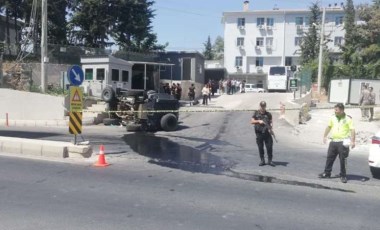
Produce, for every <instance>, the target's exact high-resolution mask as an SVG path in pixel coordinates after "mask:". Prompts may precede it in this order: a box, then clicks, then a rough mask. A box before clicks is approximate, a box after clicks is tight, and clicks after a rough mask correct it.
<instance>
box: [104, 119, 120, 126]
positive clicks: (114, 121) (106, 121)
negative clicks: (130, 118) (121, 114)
mask: <svg viewBox="0 0 380 230" xmlns="http://www.w3.org/2000/svg"><path fill="white" fill-rule="evenodd" d="M103 124H104V125H120V120H119V119H117V118H104V119H103Z"/></svg>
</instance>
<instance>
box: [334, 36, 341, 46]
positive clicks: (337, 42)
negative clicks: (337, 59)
mask: <svg viewBox="0 0 380 230" xmlns="http://www.w3.org/2000/svg"><path fill="white" fill-rule="evenodd" d="M334 45H335V46H340V45H343V37H335V38H334Z"/></svg>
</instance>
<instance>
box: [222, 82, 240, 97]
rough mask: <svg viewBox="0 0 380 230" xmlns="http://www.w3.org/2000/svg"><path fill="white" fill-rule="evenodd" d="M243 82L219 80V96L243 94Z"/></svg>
mask: <svg viewBox="0 0 380 230" xmlns="http://www.w3.org/2000/svg"><path fill="white" fill-rule="evenodd" d="M244 89H245V80H243V81H239V80H235V79H232V80H231V79H227V80H223V79H221V80H220V81H219V90H220V94H228V95H231V94H235V93H237V92H240V93H244V92H245V90H244Z"/></svg>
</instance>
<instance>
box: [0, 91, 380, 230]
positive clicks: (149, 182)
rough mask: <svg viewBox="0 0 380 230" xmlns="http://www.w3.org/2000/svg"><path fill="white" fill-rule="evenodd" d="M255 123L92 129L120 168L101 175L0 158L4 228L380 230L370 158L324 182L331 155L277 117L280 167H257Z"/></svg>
mask: <svg viewBox="0 0 380 230" xmlns="http://www.w3.org/2000/svg"><path fill="white" fill-rule="evenodd" d="M260 96H261V98H255V99H253V100H261V99H263V98H262V97H265V96H266V95H260ZM268 97H269V94H268ZM267 100H270V98H267ZM273 100H278V99H273ZM251 103H255V102H251ZM251 116H252V114H251V113H248V112H228V113H220V112H219V113H204V114H199V113H184V114H181V116H180V118H181V124H180V127H179V130H178V131H176V132H170V133H166V132H156V133H153V134H145V133H127V132H126V131H125V128H123V127H116V126H112V127H104V126H92V127H84V135H83V136H84V137H85V139H87V140H90V142H91V143H92V144H93V145H94V148H95V149H97V147H98V145H100V144H104V145H105V149H106V157H107V160H108V162H110V163H111V164H112V165H111V166H109V167H107V168H102V169H99V168H94V167H92V161H93V160H95V159H96V156H94V157H93V158H92V159H89V160H81V161H69V163H67V162H68V161H66V160H63V161H62V162H66V163H62V162H58V163H57V162H48V161H39V160H38V161H37V160H27V159H16V158H9V157H1V158H0V194H1V196H0V220H1V222H0V228H1V229H12V230H13V229H31V230H33V229H289V230H290V229H377V228H378V227H377V225H378V214H377V212H378V210H379V209H380V202H379V197H378V194H379V190H380V181H379V180H376V179H372V178H371V176H370V173H369V169H368V164H367V153H366V152H365V149H360V148H359V149H357V150H354V151H353V152H352V153H351V156H350V158H349V169H348V179H349V182H348V183H347V184H342V183H340V181H339V178H334V179H330V180H322V179H318V178H317V174H318V173H320V172H321V171H322V170H323V167H324V163H325V158H326V151H327V146H321V145H311V144H308V143H300V142H299V141H298V139H297V137H296V136H294V135H293V134H292V130H293V128H292V127H290V126H289V125H287V124H286V123H285V122H284V121H283V120H279V119H277V115H275V123H276V132H277V137H278V139H279V143H277V144H275V147H274V151H275V152H274V153H275V157H274V161H275V162H276V163H277V166H276V167H274V168H273V167H269V166H265V167H259V166H258V162H259V159H258V158H259V157H258V152H257V147H256V145H255V139H254V133H253V128H252V126H251V125H249V121H250V118H251ZM0 135H1V136H17V137H29V138H36V139H49V140H63V141H70V140H71V139H72V136H70V135H68V134H67V129H63V128H38V130H36V129H35V128H27V127H18V128H17V127H14V128H9V127H8V128H1V129H0ZM336 163H337V162H336ZM338 170H339V166H338V164H336V165H335V168H334V172H335V173H338Z"/></svg>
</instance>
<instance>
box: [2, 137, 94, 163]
mask: <svg viewBox="0 0 380 230" xmlns="http://www.w3.org/2000/svg"><path fill="white" fill-rule="evenodd" d="M0 152H5V153H12V154H18V155H24V156H44V157H53V158H67V157H70V158H89V157H91V155H92V147H91V146H90V145H74V144H72V143H70V142H60V141H46V140H34V139H25V138H14V137H0Z"/></svg>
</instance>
